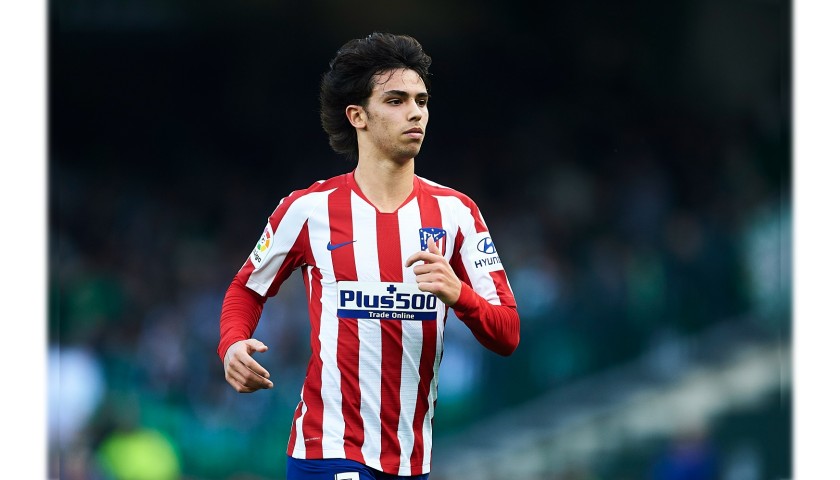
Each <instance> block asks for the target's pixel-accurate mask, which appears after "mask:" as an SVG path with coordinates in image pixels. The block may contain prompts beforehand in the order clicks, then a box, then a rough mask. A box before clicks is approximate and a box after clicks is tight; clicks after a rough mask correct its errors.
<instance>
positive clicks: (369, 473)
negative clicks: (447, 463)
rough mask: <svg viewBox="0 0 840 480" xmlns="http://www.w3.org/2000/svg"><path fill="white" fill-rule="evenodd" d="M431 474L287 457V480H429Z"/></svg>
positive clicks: (341, 460)
mask: <svg viewBox="0 0 840 480" xmlns="http://www.w3.org/2000/svg"><path fill="white" fill-rule="evenodd" d="M428 478H429V474H428V473H427V474H425V475H414V476H404V477H401V476H399V475H391V474H388V473H384V472H380V471H379V470H374V469H372V468H370V467H368V466H367V465H364V464H361V463H359V462H354V461H353V460H345V459H343V458H325V459H323V460H320V459H319V460H315V459H313V460H301V459H299V458H292V457H287V461H286V480H428Z"/></svg>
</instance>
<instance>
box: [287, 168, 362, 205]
mask: <svg viewBox="0 0 840 480" xmlns="http://www.w3.org/2000/svg"><path fill="white" fill-rule="evenodd" d="M345 176H346V174H344V175H337V176H335V177H332V178H329V179H327V180H318V181H316V182H314V183H313V184H311V185H310V186H308V187H306V188H301V189H298V190H294V191H292V192H291V193H290V194H288V195H287V196H286V197H284V198H283V199H282V200H280V203H281V204H282V203H288V202H294V201H297V200H299V199H301V198H305V197H312V196H321V195H319V194H329V193H331V192H333V191H334V190H336V189H338V188H340V187H344V186H345V185H346V178H345Z"/></svg>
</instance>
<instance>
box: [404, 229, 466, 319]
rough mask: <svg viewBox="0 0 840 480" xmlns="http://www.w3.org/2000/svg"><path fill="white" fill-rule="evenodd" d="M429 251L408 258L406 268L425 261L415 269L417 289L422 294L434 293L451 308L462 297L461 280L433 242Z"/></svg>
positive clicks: (429, 244)
mask: <svg viewBox="0 0 840 480" xmlns="http://www.w3.org/2000/svg"><path fill="white" fill-rule="evenodd" d="M427 245H428V246H429V251H423V250H421V251H419V252H417V253H415V254H414V255H412V256H410V257H408V260H406V262H405V266H406V267H408V266H410V265H411V264H412V263H415V262H418V261H421V260H422V261H423V262H425V263H421V264H420V265H416V266H415V267H414V275H416V276H417V287H418V288H419V289H420V291H422V292H429V293H433V294H434V295H435V296H436V297H437V298H439V299H440V301H442V302H443V303H444V304H446V305H447V306H449V307H451V306H452V305H453V304H454V303H455V302H456V301H458V297H459V296H460V295H461V279H459V278H458V276H457V275H455V271H454V270H452V266H451V265H449V262H448V261H446V258H444V256H443V254H442V253H440V250H439V249H438V247H437V244H435V242H433V241H429V242H428V243H427Z"/></svg>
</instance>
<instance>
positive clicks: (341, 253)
mask: <svg viewBox="0 0 840 480" xmlns="http://www.w3.org/2000/svg"><path fill="white" fill-rule="evenodd" d="M350 194H351V191H350V189H341V190H339V191H337V192H336V193H334V194H333V195H330V198H329V204H328V207H329V218H330V242H331V243H332V244H333V245H337V244H340V243H345V242H352V241H353V215H352V207H351V203H350ZM325 247H326V246H325ZM332 263H333V271H334V272H336V280H337V281H342V280H357V279H358V275H357V273H356V256H355V252H354V249H353V245H347V246H345V247H341V248H336V249H335V250H333V251H332ZM337 348H338V351H337V352H336V362H337V364H338V371H339V372H340V373H341V413H342V415H343V417H344V452H345V456H347V457H348V458H361V457H362V450H361V445H362V443H363V442H364V439H365V430H364V425H363V423H362V415H361V404H362V394H361V390H360V388H359V324H358V320H356V319H353V318H339V319H338V346H337Z"/></svg>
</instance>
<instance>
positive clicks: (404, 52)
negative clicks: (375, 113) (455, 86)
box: [321, 32, 432, 160]
mask: <svg viewBox="0 0 840 480" xmlns="http://www.w3.org/2000/svg"><path fill="white" fill-rule="evenodd" d="M431 63H432V59H431V57H429V56H428V55H426V53H425V52H424V51H423V47H422V46H421V45H420V42H418V41H417V40H416V39H414V38H413V37H410V36H408V35H394V34H390V33H380V32H374V33H372V34H370V35H368V36H367V37H365V38H357V39H354V40H350V41H349V42H347V43H345V44H344V45H343V46H342V47H341V48H340V49H338V52H337V53H336V55H335V58H333V59H332V61H330V69H329V70H328V71H327V72H326V73H324V75H323V76H322V77H321V126H322V127H323V128H324V131H325V132H327V135H329V138H330V146H331V147H332V149H333V150H335V151H336V152H337V153H341V154H345V155H347V157H348V158H350V159H351V160H358V158H359V145H358V140H357V139H356V129H355V128H354V127H353V126H352V125H351V124H350V122H349V121H348V120H347V117H346V115H345V113H344V112H345V109H346V108H347V106H348V105H361V106H363V107H365V106H367V101H368V98H369V97H370V95H371V93H372V92H373V77H374V76H376V75H378V74H380V73H383V72H385V71H387V70H391V69H400V68H408V69H410V70H414V71H415V72H417V75H419V76H420V78H421V79H422V80H423V83H424V84H425V85H426V88H427V89H428V88H429V76H430V75H431V74H430V73H429V65H430V64H431Z"/></svg>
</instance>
